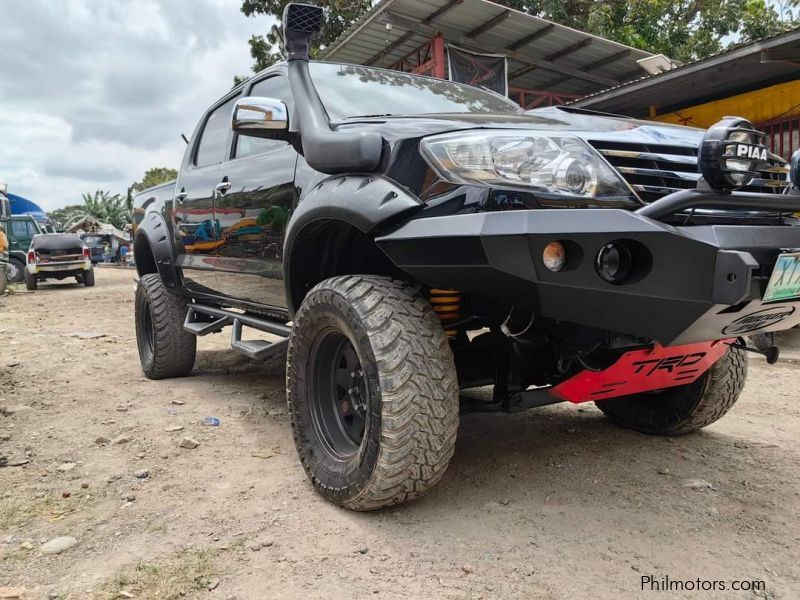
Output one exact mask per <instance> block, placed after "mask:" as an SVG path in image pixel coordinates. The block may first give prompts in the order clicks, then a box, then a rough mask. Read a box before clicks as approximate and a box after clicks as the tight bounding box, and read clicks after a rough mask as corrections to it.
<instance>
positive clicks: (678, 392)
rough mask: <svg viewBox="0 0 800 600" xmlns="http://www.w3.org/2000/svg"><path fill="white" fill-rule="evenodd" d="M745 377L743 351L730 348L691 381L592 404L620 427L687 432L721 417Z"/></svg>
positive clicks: (647, 430) (732, 403)
mask: <svg viewBox="0 0 800 600" xmlns="http://www.w3.org/2000/svg"><path fill="white" fill-rule="evenodd" d="M746 378H747V355H746V354H745V351H744V350H740V349H739V348H730V349H729V350H728V351H727V353H726V354H725V355H724V356H723V357H722V358H721V359H720V360H718V361H717V362H716V364H714V366H713V367H711V369H709V370H708V372H707V373H705V374H704V375H703V376H702V377H700V378H699V379H698V380H697V381H695V382H694V383H692V384H689V385H684V386H680V387H674V388H669V389H666V390H662V391H660V392H656V393H648V394H638V395H635V396H625V397H623V398H611V399H609V400H600V401H598V402H597V403H596V404H597V408H599V409H600V410H601V411H603V413H604V414H605V415H606V416H607V417H608V418H609V419H611V420H612V421H614V422H615V423H616V424H617V425H621V426H622V427H627V428H629V429H635V430H636V431H641V432H643V433H652V434H657V435H678V434H682V433H690V432H692V431H697V430H698V429H702V428H703V427H707V426H708V425H711V424H712V423H714V422H715V421H718V420H719V419H721V418H722V417H723V416H724V415H725V413H727V412H728V411H729V410H730V409H731V407H732V406H733V405H734V404H735V403H736V400H737V399H738V398H739V395H740V394H741V393H742V388H743V387H744V382H745V379H746Z"/></svg>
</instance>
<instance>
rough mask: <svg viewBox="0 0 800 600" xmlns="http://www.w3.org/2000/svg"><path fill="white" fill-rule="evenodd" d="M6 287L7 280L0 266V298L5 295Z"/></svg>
mask: <svg viewBox="0 0 800 600" xmlns="http://www.w3.org/2000/svg"><path fill="white" fill-rule="evenodd" d="M7 285H8V278H7V277H6V271H5V269H3V267H2V265H0V296H2V295H3V294H5V293H6V286H7Z"/></svg>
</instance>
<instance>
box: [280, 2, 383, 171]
mask: <svg viewBox="0 0 800 600" xmlns="http://www.w3.org/2000/svg"><path fill="white" fill-rule="evenodd" d="M321 27H322V9H321V8H320V7H318V6H311V5H310V4H294V3H293V4H287V5H286V8H285V9H284V11H283V40H284V45H285V47H286V59H287V61H288V63H289V85H290V86H291V89H292V95H293V96H294V98H295V116H296V118H297V122H298V129H299V130H300V138H301V140H302V143H303V155H304V156H305V159H306V162H307V163H308V164H309V165H310V166H311V167H312V168H314V169H316V170H317V171H322V172H323V173H329V174H332V175H333V174H336V173H348V172H354V171H360V172H372V171H375V170H376V169H377V168H378V165H379V164H380V160H381V151H382V149H383V138H382V137H381V136H380V135H379V134H377V133H375V132H373V131H333V130H332V129H331V124H330V121H329V120H328V115H327V113H326V112H325V107H324V106H323V105H322V101H321V100H320V99H319V94H317V90H316V88H315V87H314V82H313V81H312V80H311V73H310V72H309V69H308V59H309V55H308V52H309V46H310V42H311V38H312V37H313V36H314V34H315V33H317V32H319V30H320V28H321Z"/></svg>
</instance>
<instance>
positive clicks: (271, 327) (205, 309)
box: [183, 304, 292, 360]
mask: <svg viewBox="0 0 800 600" xmlns="http://www.w3.org/2000/svg"><path fill="white" fill-rule="evenodd" d="M200 315H202V316H204V317H206V319H207V320H198V316H200ZM209 317H210V319H208V318H209ZM228 325H232V331H231V348H233V349H234V350H236V351H237V352H240V353H241V354H244V355H245V356H247V357H249V358H253V359H256V360H264V359H266V358H271V357H272V356H276V355H278V354H281V353H282V352H285V351H286V347H287V346H288V345H289V335H291V333H292V328H291V327H289V326H287V325H283V324H281V323H275V322H273V321H268V320H266V319H261V318H259V317H255V316H253V315H243V314H241V313H237V312H234V311H230V310H225V309H223V308H216V307H214V306H206V305H204V304H192V305H190V306H189V310H188V311H186V320H185V321H184V322H183V328H184V330H186V331H188V332H189V333H191V334H194V335H197V336H202V335H208V334H209V333H216V332H218V331H221V330H222V329H223V328H224V327H227V326H228ZM242 326H246V327H252V328H253V329H258V330H259V331H264V332H266V333H271V334H273V335H279V336H281V337H282V338H284V339H282V340H279V341H277V342H268V341H266V340H243V339H242Z"/></svg>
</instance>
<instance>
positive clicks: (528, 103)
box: [388, 32, 580, 110]
mask: <svg viewBox="0 0 800 600" xmlns="http://www.w3.org/2000/svg"><path fill="white" fill-rule="evenodd" d="M388 68H390V69H394V70H395V71H403V72H404V73H414V74H415V75H428V76H430V77H437V78H438V79H447V51H446V50H445V41H444V36H443V35H442V34H441V32H439V33H437V34H436V35H435V36H433V37H432V38H431V39H429V40H428V41H426V42H425V43H424V44H422V45H421V46H419V47H418V48H416V49H414V50H413V51H411V52H409V53H408V54H406V55H405V56H404V57H402V58H401V59H400V60H397V61H395V62H393V63H392V64H391V65H389V67H388ZM508 96H509V98H511V99H512V100H514V101H515V102H516V103H517V104H519V105H520V106H521V107H522V108H524V109H525V110H529V109H532V108H537V107H542V106H558V105H561V104H566V103H567V102H570V101H572V100H576V99H577V98H580V96H579V95H575V94H563V93H558V92H548V91H546V90H530V89H527V88H521V87H513V86H509V88H508Z"/></svg>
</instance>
